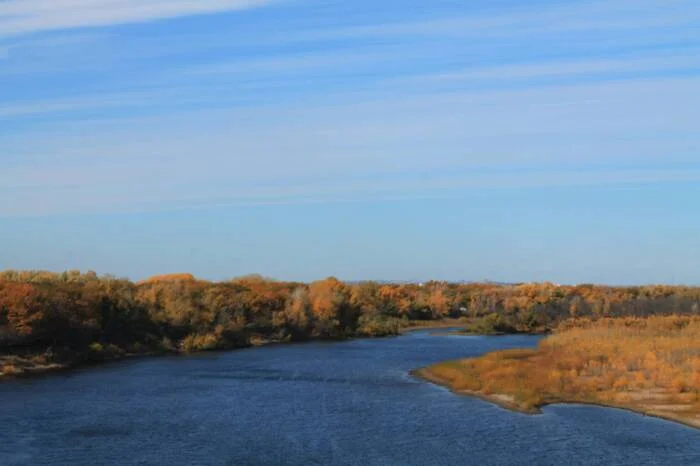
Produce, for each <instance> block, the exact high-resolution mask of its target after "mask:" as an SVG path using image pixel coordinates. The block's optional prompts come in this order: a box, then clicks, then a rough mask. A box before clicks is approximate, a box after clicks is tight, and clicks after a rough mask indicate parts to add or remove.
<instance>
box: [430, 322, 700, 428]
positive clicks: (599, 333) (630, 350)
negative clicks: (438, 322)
mask: <svg viewBox="0 0 700 466" xmlns="http://www.w3.org/2000/svg"><path fill="white" fill-rule="evenodd" d="M418 375H420V376H423V377H426V378H428V379H430V380H432V381H436V382H438V383H441V384H443V385H446V386H449V387H450V388H452V389H453V390H455V391H457V392H464V393H469V394H475V395H479V396H484V397H488V398H490V399H492V400H493V401H495V402H499V403H500V404H505V405H508V406H509V407H512V408H516V409H519V410H522V411H528V412H531V411H534V410H537V408H539V407H541V406H543V405H546V404H549V403H557V402H581V403H595V404H602V405H610V406H617V407H621V408H627V409H632V410H635V411H638V412H643V413H646V414H650V415H655V416H660V417H664V418H668V419H673V420H676V421H681V422H685V423H687V424H689V425H693V426H696V427H700V317H687V316H686V317H675V316H670V317H669V316H667V317H650V318H647V319H636V318H624V319H601V320H598V321H595V322H593V321H589V320H579V321H576V322H573V323H569V324H568V325H566V326H564V329H563V330H562V331H560V332H558V333H556V334H554V335H552V336H550V337H548V338H546V339H545V340H543V341H542V342H541V343H540V345H539V347H538V348H537V349H536V350H507V351H498V352H494V353H490V354H487V355H485V356H482V357H480V358H475V359H464V360H460V361H451V362H446V363H440V364H436V365H434V366H431V367H429V368H426V369H422V370H420V371H418ZM503 395H506V396H509V397H510V398H509V400H511V401H510V402H507V403H503V402H502V401H503ZM499 399H500V401H499Z"/></svg>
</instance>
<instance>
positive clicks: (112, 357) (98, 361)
mask: <svg viewBox="0 0 700 466" xmlns="http://www.w3.org/2000/svg"><path fill="white" fill-rule="evenodd" d="M463 325H464V322H463V321H461V320H459V319H445V320H438V321H414V322H408V323H407V325H406V326H405V327H401V328H399V329H397V331H396V333H393V334H385V335H382V336H358V337H355V338H386V337H392V336H397V335H401V334H403V333H406V332H412V331H417V330H426V329H431V328H435V329H440V328H454V327H460V326H463ZM324 340H327V339H324ZM343 340H344V339H338V340H337V341H343ZM308 341H315V340H313V339H310V340H308ZM294 343H303V341H297V342H292V341H289V340H280V339H271V338H262V337H253V338H251V339H250V341H249V342H248V343H247V344H245V345H240V346H237V347H233V348H211V349H197V350H192V351H187V350H183V349H178V348H161V349H144V351H142V352H125V351H120V350H118V349H114V348H112V349H109V348H107V349H105V348H99V349H97V348H93V350H92V351H91V352H87V353H78V352H72V351H63V352H47V351H45V350H43V349H37V350H32V349H25V350H22V351H18V352H14V353H6V354H0V381H2V380H3V379H4V380H7V379H11V378H18V377H32V376H37V375H42V374H47V373H51V372H61V371H70V370H72V369H76V368H79V367H85V366H96V365H102V364H108V363H110V362H115V361H121V360H124V359H131V358H144V357H154V356H163V355H186V354H195V353H201V352H206V351H210V350H216V351H222V350H224V351H234V350H237V349H244V348H251V347H261V346H270V345H288V344H294Z"/></svg>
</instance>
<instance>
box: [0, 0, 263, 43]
mask: <svg viewBox="0 0 700 466" xmlns="http://www.w3.org/2000/svg"><path fill="white" fill-rule="evenodd" d="M270 2H271V0H148V1H143V0H5V1H4V2H2V3H0V37H2V36H12V35H18V34H26V33H31V32H39V31H49V30H58V29H69V28H78V27H95V26H109V25H115V24H124V23H137V22H145V21H154V20H159V19H166V18H175V17H179V16H189V15H200V14H207V13H218V12H223V11H232V10H241V9H247V8H254V7H260V6H263V5H266V4H268V3H270Z"/></svg>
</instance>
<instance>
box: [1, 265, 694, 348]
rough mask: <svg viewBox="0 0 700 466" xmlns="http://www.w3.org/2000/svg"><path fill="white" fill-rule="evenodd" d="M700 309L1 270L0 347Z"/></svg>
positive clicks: (330, 333) (690, 302)
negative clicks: (446, 319) (428, 322)
mask: <svg viewBox="0 0 700 466" xmlns="http://www.w3.org/2000/svg"><path fill="white" fill-rule="evenodd" d="M652 314H700V288H692V287H671V286H644V287H607V286H594V285H578V286H557V285H554V284H551V283H541V284H520V285H498V284H450V283H446V282H428V283H425V284H386V283H381V284H380V283H373V282H362V283H353V284H347V283H343V282H341V281H339V280H337V279H335V278H328V279H325V280H320V281H316V282H313V283H310V284H304V283H295V282H281V281H275V280H269V279H265V278H262V277H259V276H248V277H243V278H238V279H234V280H231V281H225V282H209V281H204V280H197V279H195V278H194V277H193V276H191V275H187V274H182V275H165V276H160V277H153V278H151V279H149V280H146V281H143V282H138V283H134V282H131V281H129V280H126V279H119V278H116V277H112V276H98V275H97V274H95V273H94V272H88V273H80V272H78V271H68V272H63V273H50V272H41V271H5V272H1V273H0V352H8V351H17V350H19V349H22V348H25V349H26V348H33V349H46V350H50V351H54V350H59V349H60V350H70V351H73V352H75V353H80V354H85V355H87V356H88V357H90V355H93V356H95V357H96V358H99V357H101V355H105V354H114V355H119V354H124V353H144V352H151V351H163V350H169V351H197V350H207V349H225V348H235V347H243V346H248V345H251V344H256V343H257V342H264V341H302V340H307V339H340V338H349V337H355V336H382V335H390V334H395V333H398V331H399V330H400V329H401V327H402V326H405V325H408V324H409V323H411V322H414V321H426V320H427V321H432V320H440V319H444V318H462V319H463V320H464V322H465V325H468V326H469V328H471V329H472V330H474V331H483V332H494V331H495V332H505V333H511V332H544V331H548V330H549V329H552V328H553V327H555V326H556V325H557V324H558V323H559V322H560V321H562V320H564V319H568V318H570V317H590V318H598V317H617V316H648V315H652Z"/></svg>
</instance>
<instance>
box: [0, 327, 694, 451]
mask: <svg viewBox="0 0 700 466" xmlns="http://www.w3.org/2000/svg"><path fill="white" fill-rule="evenodd" d="M536 342H537V337H531V336H508V337H463V336H434V335H431V332H428V331H421V332H413V333H410V334H407V335H404V336H401V337H398V338H390V339H379V340H355V341H349V342H341V343H309V344H301V345H287V346H273V347H266V348H258V349H249V350H242V351H235V352H230V353H217V354H206V355H198V356H193V357H173V358H155V359H144V360H139V361H129V362H122V363H117V364H112V365H108V366H105V367H102V368H92V369H85V370H81V371H78V372H73V373H70V374H62V375H52V376H47V377H42V378H39V379H34V380H20V381H11V382H6V383H0V464H2V465H14V464H17V465H20V464H21V465H24V464H26V465H38V464H61V465H64V464H65V465H80V464H90V465H94V464H173V465H181V464H197V465H209V464H212V465H214V464H216V465H219V464H221V465H224V464H230V465H246V464H263V465H275V464H299V465H309V464H348V465H356V464H359V465H373V464H382V465H383V464H385V465H443V464H444V465H454V464H476V465H489V464H533V465H549V464H552V465H559V464H566V465H570V464H606V465H622V464H629V465H640V464H660V465H666V464H667V465H682V464H689V465H700V431H698V430H693V429H690V428H687V427H684V426H681V425H677V424H674V423H671V422H666V421H662V420H658V419H654V418H649V417H644V416H640V415H637V414H633V413H628V412H625V411H621V410H615V409H605V408H597V407H589V406H587V407H584V406H563V405H562V406H554V407H549V408H547V409H545V411H544V414H542V415H538V416H528V415H523V414H517V413H512V412H509V411H506V410H503V409H501V408H498V407H496V406H493V405H490V404H488V403H485V402H483V401H480V400H477V399H471V398H467V397H461V396H456V395H453V394H452V393H450V392H449V391H447V390H445V389H442V388H440V387H437V386H434V385H431V384H429V383H426V382H422V381H420V380H417V379H414V378H412V377H411V376H409V375H408V371H409V370H410V369H414V368H417V367H420V366H424V365H427V364H430V363H433V362H437V361H442V360H445V359H453V358H458V357H464V356H470V355H478V354H482V353H484V352H487V351H491V350H494V349H500V348H512V347H527V346H533V345H535V344H536Z"/></svg>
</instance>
